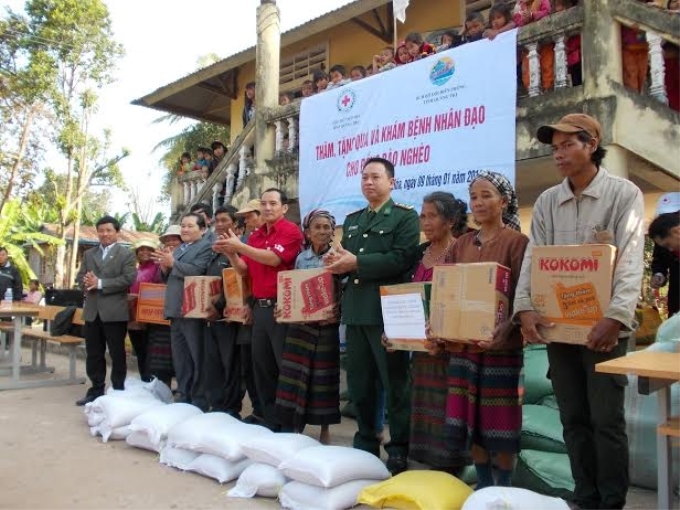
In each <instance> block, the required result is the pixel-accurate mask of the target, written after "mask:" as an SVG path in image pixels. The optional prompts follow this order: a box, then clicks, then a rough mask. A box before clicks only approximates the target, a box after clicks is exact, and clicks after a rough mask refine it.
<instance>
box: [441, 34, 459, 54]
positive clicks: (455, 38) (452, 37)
mask: <svg viewBox="0 0 680 510" xmlns="http://www.w3.org/2000/svg"><path fill="white" fill-rule="evenodd" d="M462 43H463V39H462V37H461V36H459V35H458V34H457V33H456V32H454V31H453V30H447V31H446V32H444V33H443V34H442V41H441V44H440V45H439V46H437V53H439V52H442V51H446V50H450V49H451V48H455V47H456V46H460V45H461V44H462Z"/></svg>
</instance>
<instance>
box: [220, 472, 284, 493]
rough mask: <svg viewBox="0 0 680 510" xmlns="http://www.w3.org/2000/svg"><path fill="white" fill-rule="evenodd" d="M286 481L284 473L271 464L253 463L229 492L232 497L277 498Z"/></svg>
mask: <svg viewBox="0 0 680 510" xmlns="http://www.w3.org/2000/svg"><path fill="white" fill-rule="evenodd" d="M285 483H286V477H285V476H283V473H281V471H279V470H278V469H276V468H275V467H273V466H270V465H269V464H251V465H250V466H248V467H247V468H246V469H245V471H243V473H241V476H239V477H238V481H237V482H236V485H235V486H234V487H233V488H232V489H231V490H230V491H229V492H228V493H227V496H229V497H230V498H254V497H256V496H257V497H260V498H276V497H278V495H279V492H280V491H281V488H282V487H283V486H284V485H285Z"/></svg>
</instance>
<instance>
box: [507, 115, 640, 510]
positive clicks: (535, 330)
mask: <svg viewBox="0 0 680 510" xmlns="http://www.w3.org/2000/svg"><path fill="white" fill-rule="evenodd" d="M536 136H537V138H538V140H539V141H540V142H542V143H545V144H549V145H551V146H552V153H553V160H554V161H555V164H556V166H557V170H558V171H559V173H560V174H561V175H562V177H564V180H563V181H562V183H560V184H558V185H557V186H553V187H552V188H550V189H548V190H546V191H545V192H543V193H542V194H541V196H539V197H538V200H537V201H536V204H535V206H534V209H533V215H532V220H531V236H530V238H531V242H530V243H529V246H528V247H527V250H526V255H525V258H524V263H523V264H522V272H521V274H520V278H519V283H518V286H517V290H516V294H515V307H514V310H515V318H516V320H519V322H520V323H521V327H522V334H523V335H524V338H525V339H526V341H527V342H528V343H532V344H536V343H547V342H546V341H545V340H544V339H543V337H542V336H541V332H542V331H543V330H544V328H550V327H552V324H551V323H550V322H549V321H548V320H547V319H546V318H543V317H541V316H540V315H538V313H537V312H536V311H535V310H534V309H533V306H532V301H531V262H532V260H531V253H532V247H533V246H534V245H539V246H540V245H574V244H594V243H604V244H612V245H614V246H616V248H617V255H616V268H615V271H614V281H613V289H612V298H611V302H610V305H609V308H607V310H606V311H605V312H604V316H603V317H602V319H600V320H599V321H598V322H597V323H596V324H595V325H594V326H593V328H592V330H591V331H590V334H589V335H588V343H587V344H586V345H574V344H567V343H559V342H552V343H549V344H548V348H547V350H548V360H549V362H550V378H551V380H552V386H553V390H554V392H555V397H556V399H557V404H558V406H559V410H560V419H561V421H562V425H563V427H564V442H565V444H566V447H567V452H568V454H569V460H570V463H571V469H572V475H573V477H574V482H575V489H574V501H573V503H574V504H575V505H576V507H578V508H584V509H585V508H603V509H604V508H623V507H624V506H625V504H626V494H627V492H628V438H627V436H626V424H625V418H624V409H623V400H624V387H625V385H626V384H627V378H626V377H625V376H622V375H609V374H602V373H596V372H595V365H596V364H597V363H600V362H602V361H607V360H610V359H613V358H617V357H620V356H624V355H625V354H626V348H627V344H628V339H629V337H630V336H631V334H632V332H634V331H635V329H636V327H637V324H636V323H635V306H636V304H637V300H638V295H639V293H640V285H641V283H642V272H643V268H644V258H643V250H644V231H643V221H644V209H643V200H642V192H641V191H640V189H638V187H637V186H635V184H633V183H632V182H631V181H629V180H627V179H623V178H621V177H616V176H614V175H612V174H610V173H609V172H607V170H605V168H604V167H603V166H602V160H603V159H604V157H605V154H606V150H605V149H604V148H603V147H602V128H601V126H600V123H599V122H598V121H597V120H596V119H594V118H593V117H591V116H589V115H585V114H582V113H574V114H570V115H566V116H565V117H563V118H561V119H560V120H559V121H558V122H557V123H556V124H552V125H547V126H541V127H540V128H539V129H538V132H537V134H536Z"/></svg>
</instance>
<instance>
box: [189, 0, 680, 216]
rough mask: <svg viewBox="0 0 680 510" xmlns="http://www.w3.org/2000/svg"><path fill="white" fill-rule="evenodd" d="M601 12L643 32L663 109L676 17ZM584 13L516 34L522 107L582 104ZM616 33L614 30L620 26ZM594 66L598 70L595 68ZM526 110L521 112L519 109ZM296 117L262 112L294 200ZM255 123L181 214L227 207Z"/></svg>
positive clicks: (590, 53) (241, 176)
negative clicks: (554, 100) (666, 49)
mask: <svg viewBox="0 0 680 510" xmlns="http://www.w3.org/2000/svg"><path fill="white" fill-rule="evenodd" d="M602 8H603V9H608V11H609V13H610V14H611V15H612V16H613V18H614V19H615V20H616V21H617V22H618V23H620V24H621V25H625V26H631V27H634V28H638V29H641V30H643V31H644V32H645V34H646V40H647V43H648V46H649V75H650V80H649V86H648V87H646V88H645V90H644V91H643V93H645V94H648V95H650V96H651V97H653V98H655V99H656V100H658V101H660V102H662V103H666V104H667V103H668V96H667V92H666V86H665V69H664V60H663V45H664V44H665V43H666V42H668V43H671V44H676V45H677V44H678V43H680V40H679V39H680V15H678V14H676V13H668V12H665V11H662V10H660V9H656V8H654V7H651V6H647V5H645V4H643V3H640V2H638V1H636V0H609V2H607V5H603V6H602ZM586 12H587V11H586V6H585V5H580V6H578V7H574V8H571V9H568V10H566V11H564V12H561V13H554V14H552V15H551V16H548V17H546V18H544V19H541V20H539V21H537V22H534V23H531V24H529V25H526V26H525V27H522V28H521V29H520V31H519V35H518V45H519V49H518V51H519V52H520V53H521V55H522V60H523V62H522V63H523V65H525V66H527V67H528V69H527V70H528V83H526V87H519V90H518V102H519V106H520V107H523V106H526V107H527V108H529V109H530V110H532V111H534V110H533V108H534V107H535V106H536V104H537V103H536V101H537V99H536V98H538V97H539V96H540V97H543V98H545V100H549V99H550V98H551V96H553V95H555V96H557V95H558V94H560V96H558V97H561V98H562V100H564V99H565V98H566V97H569V98H571V99H570V101H571V102H572V103H573V102H574V101H579V100H585V99H586V94H585V91H584V90H585V89H584V87H579V88H576V87H577V86H578V85H579V84H578V83H575V82H574V80H573V79H572V74H571V73H570V70H569V66H568V55H567V52H568V50H569V49H571V50H573V46H572V44H573V42H572V43H570V39H571V38H574V37H581V38H582V41H581V43H582V46H581V52H580V59H579V61H580V62H579V63H580V66H581V70H582V71H581V73H580V74H581V77H582V83H583V84H584V85H587V83H588V80H595V79H596V78H597V76H596V75H591V76H589V75H588V72H586V69H587V68H588V65H589V64H590V69H593V68H596V69H599V68H598V66H599V65H600V63H599V61H598V60H597V59H598V58H601V56H600V57H598V56H596V55H595V54H594V52H595V51H601V49H599V50H596V49H593V48H589V47H587V46H586V45H585V44H588V40H589V38H588V36H587V34H586V33H585V28H584V27H586V28H587V26H588V25H589V23H590V25H592V23H593V20H587V19H586ZM588 12H590V14H587V15H588V16H597V15H598V14H596V13H595V12H596V10H595V11H588ZM616 29H617V30H618V27H616ZM571 40H572V41H573V39H571ZM590 40H592V36H591V37H590ZM583 43H585V44H583ZM608 51H610V52H611V55H608V57H606V58H609V59H619V60H621V59H622V50H621V47H619V48H618V49H612V48H608ZM541 55H543V56H544V58H545V59H546V62H542V60H541ZM595 63H597V65H594V64H595ZM584 64H585V65H584ZM549 66H553V68H554V70H553V74H552V80H551V81H552V85H551V86H550V87H548V88H545V87H543V83H542V82H543V80H542V74H545V72H546V70H547V69H549ZM572 71H573V69H572ZM591 73H592V71H591ZM525 75H526V72H525ZM525 78H526V76H525ZM525 81H527V80H526V79H525ZM591 85H592V84H591ZM568 88H574V91H573V92H572V93H569V94H567V95H566V96H565V95H564V93H560V91H563V90H564V89H568ZM579 98H580V99H579ZM527 108H520V110H522V109H524V110H526V109H527ZM534 113H535V112H534ZM299 116H300V100H296V101H294V102H293V103H291V104H289V105H286V106H280V107H276V108H271V109H267V110H265V112H264V119H265V120H266V122H267V125H269V126H271V127H273V128H274V130H275V133H276V136H275V154H274V157H273V158H272V159H271V160H269V161H267V163H268V165H269V166H270V169H271V170H273V171H274V172H275V174H276V175H277V177H278V184H279V186H280V187H281V188H282V189H286V190H287V191H288V190H289V192H290V194H291V196H295V192H296V191H297V167H298V152H299ZM253 124H254V122H253V121H251V122H250V123H249V124H248V125H247V126H246V128H245V129H244V131H243V133H241V134H240V135H239V137H238V138H237V139H236V141H235V142H234V144H233V146H232V148H231V149H230V150H229V152H228V153H227V155H226V156H225V158H224V160H223V161H222V163H221V164H220V166H219V167H218V168H217V169H216V171H215V172H214V173H213V175H212V176H211V177H210V178H209V179H208V180H207V181H206V182H205V183H202V182H200V180H197V179H195V178H193V177H191V176H185V177H183V178H180V179H179V180H178V184H179V185H180V186H181V198H180V201H181V207H180V209H183V208H185V207H186V206H188V205H189V204H190V203H192V202H196V201H211V202H212V203H213V205H214V206H215V207H216V206H217V205H218V204H220V203H222V200H223V201H224V203H229V201H230V200H231V198H232V196H233V194H234V193H236V192H238V191H239V190H240V189H241V188H242V186H243V182H244V180H245V179H246V178H247V176H248V174H249V172H250V171H251V169H252V168H253V159H252V154H253V143H254V126H253ZM223 189H225V191H224V193H222V190H223Z"/></svg>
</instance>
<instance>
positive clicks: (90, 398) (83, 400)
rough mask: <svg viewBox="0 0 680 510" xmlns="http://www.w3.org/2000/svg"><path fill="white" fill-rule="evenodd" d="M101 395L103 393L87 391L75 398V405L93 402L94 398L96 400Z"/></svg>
mask: <svg viewBox="0 0 680 510" xmlns="http://www.w3.org/2000/svg"><path fill="white" fill-rule="evenodd" d="M102 395H103V394H102V393H88V394H87V395H85V396H84V397H83V398H81V399H80V400H76V405H77V406H84V405H85V404H90V403H91V402H94V401H95V400H97V399H98V398H99V397H101V396H102Z"/></svg>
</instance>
